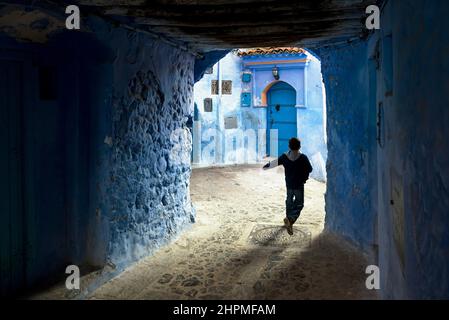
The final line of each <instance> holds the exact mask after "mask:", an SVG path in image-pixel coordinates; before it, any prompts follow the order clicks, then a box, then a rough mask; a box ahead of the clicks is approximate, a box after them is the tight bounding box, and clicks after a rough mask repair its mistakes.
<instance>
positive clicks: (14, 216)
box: [0, 61, 25, 296]
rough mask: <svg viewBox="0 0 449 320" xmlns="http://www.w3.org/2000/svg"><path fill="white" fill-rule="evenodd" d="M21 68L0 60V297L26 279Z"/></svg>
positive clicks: (17, 63) (15, 288)
mask: <svg viewBox="0 0 449 320" xmlns="http://www.w3.org/2000/svg"><path fill="white" fill-rule="evenodd" d="M21 68H22V66H21V64H20V63H19V62H13V61H0V217H1V219H0V296H3V295H6V294H7V293H8V292H11V291H13V290H17V289H18V288H20V287H21V286H22V285H23V283H24V282H25V262H24V261H25V242H24V207H23V184H22V182H23V176H22V174H23V171H22V165H23V163H22V152H21V148H22V131H23V130H22V125H21V119H22V104H21V92H20V91H21V90H20V89H21V70H22V69H21Z"/></svg>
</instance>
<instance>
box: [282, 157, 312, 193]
mask: <svg viewBox="0 0 449 320" xmlns="http://www.w3.org/2000/svg"><path fill="white" fill-rule="evenodd" d="M278 165H282V166H284V168H285V183H286V184H287V189H293V190H297V189H300V188H301V186H302V185H304V183H306V181H307V180H308V179H309V174H310V173H311V172H312V170H313V169H312V165H311V164H310V162H309V158H307V156H306V155H305V154H300V155H299V157H298V159H296V160H295V161H292V160H290V159H289V158H288V156H287V155H286V154H285V153H284V154H283V155H281V156H280V157H279V158H278Z"/></svg>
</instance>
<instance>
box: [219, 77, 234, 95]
mask: <svg viewBox="0 0 449 320" xmlns="http://www.w3.org/2000/svg"><path fill="white" fill-rule="evenodd" d="M221 90H222V92H223V94H232V80H223V81H222V82H221Z"/></svg>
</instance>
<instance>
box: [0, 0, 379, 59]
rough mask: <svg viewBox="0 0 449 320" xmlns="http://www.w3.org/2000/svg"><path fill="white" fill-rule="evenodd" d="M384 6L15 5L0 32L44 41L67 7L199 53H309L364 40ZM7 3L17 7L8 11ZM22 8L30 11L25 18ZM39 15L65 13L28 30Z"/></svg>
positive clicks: (207, 1) (175, 0)
mask: <svg viewBox="0 0 449 320" xmlns="http://www.w3.org/2000/svg"><path fill="white" fill-rule="evenodd" d="M381 1H382V0H151V1H150V0H78V1H76V0H63V1H61V0H58V1H55V0H13V1H1V2H0V9H1V10H0V27H1V28H0V31H8V32H10V33H11V30H14V31H13V35H15V36H16V37H18V38H22V39H31V40H36V41H37V40H40V41H44V40H45V36H46V34H45V33H44V31H46V32H47V33H48V32H51V31H52V30H53V29H54V30H58V28H59V29H60V28H61V27H63V26H64V22H63V19H65V16H64V13H65V6H67V5H69V4H77V5H79V6H80V10H81V15H82V17H86V16H87V15H95V16H101V17H103V18H106V19H107V20H110V21H111V22H112V23H121V24H122V25H124V26H126V27H130V28H134V29H138V30H140V31H144V32H147V33H150V34H152V35H153V36H156V37H159V38H162V39H163V40H166V41H167V42H170V43H172V44H176V45H179V46H181V47H183V48H186V49H187V50H189V51H190V50H191V51H194V52H208V51H213V50H220V49H225V50H229V49H232V48H252V47H277V46H282V47H285V46H307V47H309V48H310V47H314V46H316V44H319V45H322V44H324V43H328V42H331V43H335V42H338V41H340V40H345V41H346V40H347V39H352V38H358V37H363V36H364V35H366V33H367V30H366V28H365V19H366V17H367V14H366V13H365V10H366V7H367V6H368V5H370V4H375V3H379V2H381ZM8 3H9V4H10V6H9V7H11V8H12V9H10V10H9V11H8V10H7V7H6V6H7V5H6V4H8ZM14 8H15V9H14ZM20 8H22V9H23V10H24V8H27V9H26V10H27V11H23V12H24V13H21V12H22V11H20V10H22V9H20ZM14 10H16V11H14ZM17 10H19V11H17ZM36 10H44V11H46V12H47V13H55V12H56V13H59V14H62V20H61V19H60V21H59V22H58V21H55V22H53V21H52V20H51V21H50V23H48V26H47V27H46V29H45V30H44V29H37V28H32V29H28V30H26V27H27V26H33V25H35V22H33V20H32V19H35V20H37V22H39V21H41V20H40V19H41V18H42V17H41V16H40V15H39V14H35V15H32V12H36ZM8 15H9V16H8ZM19 20H20V21H19ZM38 25H39V24H38ZM22 27H25V28H22ZM21 28H22V29H21ZM52 28H53V29H52ZM30 30H31V32H30ZM39 32H41V33H42V34H39Z"/></svg>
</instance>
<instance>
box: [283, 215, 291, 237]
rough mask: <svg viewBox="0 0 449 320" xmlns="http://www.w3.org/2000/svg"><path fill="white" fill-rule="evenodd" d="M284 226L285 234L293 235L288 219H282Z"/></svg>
mask: <svg viewBox="0 0 449 320" xmlns="http://www.w3.org/2000/svg"><path fill="white" fill-rule="evenodd" d="M284 224H285V228H286V229H287V232H288V234H289V235H291V236H292V235H293V226H292V224H291V222H290V220H289V219H288V218H284Z"/></svg>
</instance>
